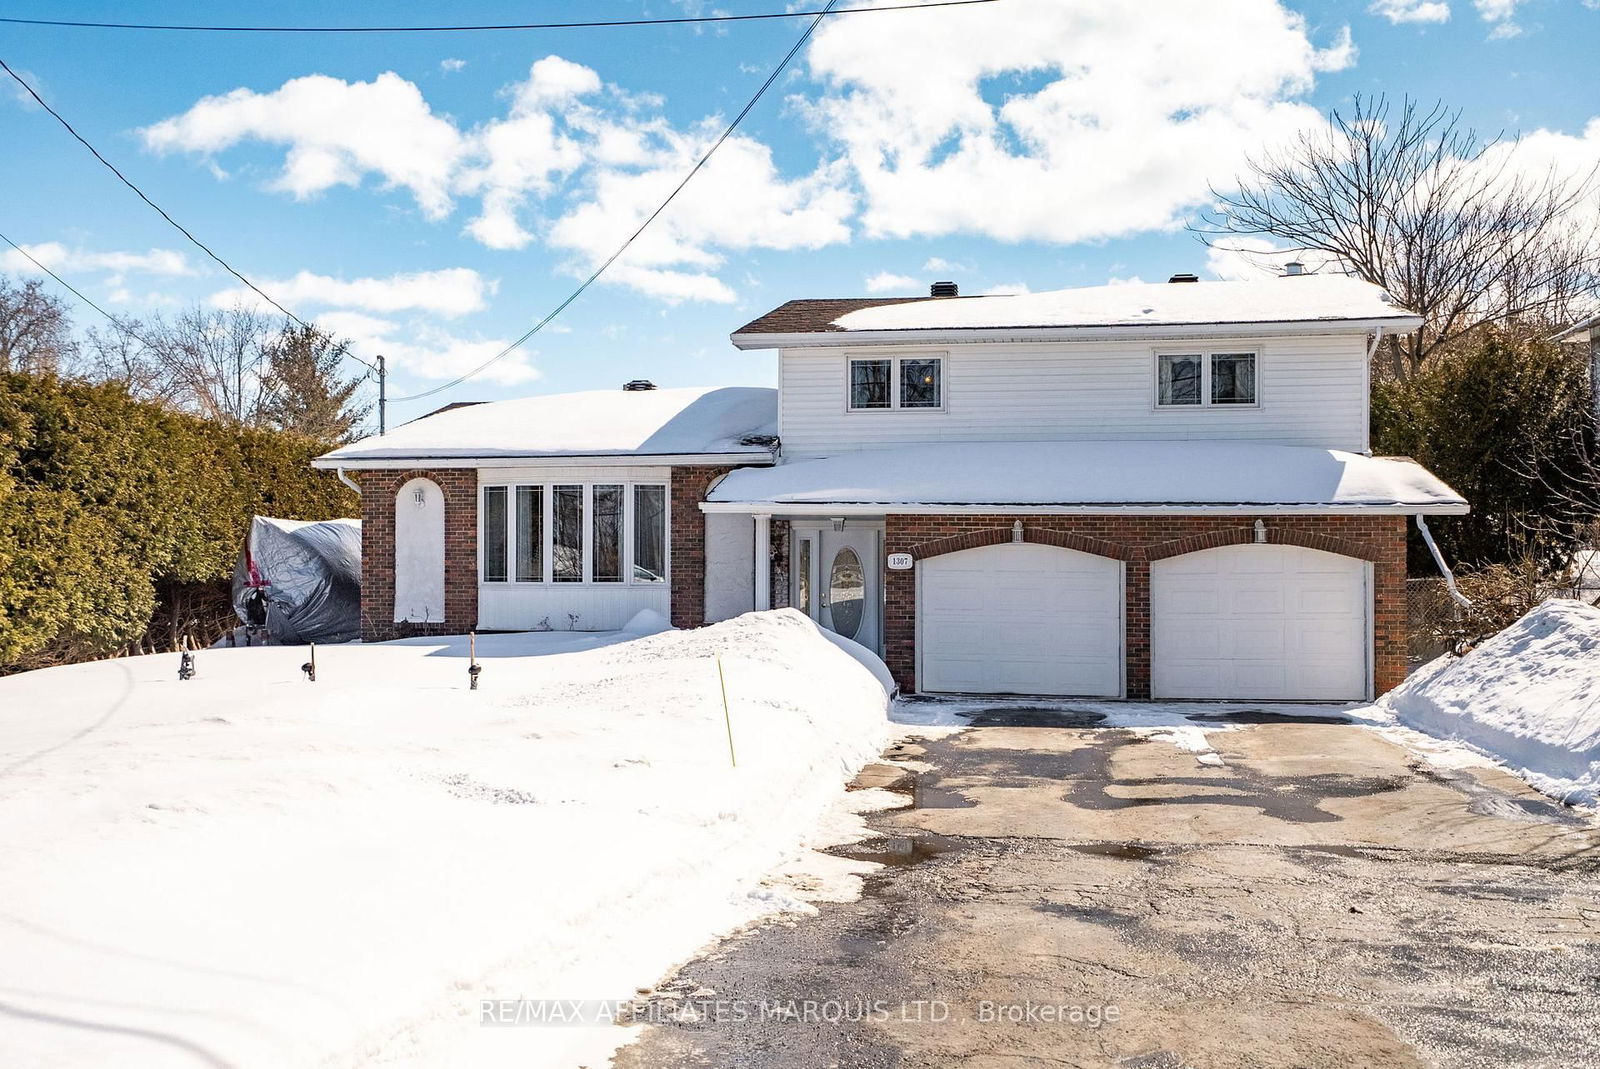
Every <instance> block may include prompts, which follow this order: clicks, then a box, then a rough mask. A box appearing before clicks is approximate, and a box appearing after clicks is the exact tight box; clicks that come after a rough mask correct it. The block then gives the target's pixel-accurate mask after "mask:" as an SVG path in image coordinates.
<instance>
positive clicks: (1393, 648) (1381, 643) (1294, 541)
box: [884, 513, 1407, 698]
mask: <svg viewBox="0 0 1600 1069" xmlns="http://www.w3.org/2000/svg"><path fill="white" fill-rule="evenodd" d="M1017 519H1018V517H1017V516H1016V515H1014V514H1013V515H1009V516H1007V515H999V514H975V513H955V514H947V515H920V514H919V515H895V514H892V513H891V514H890V515H888V516H887V517H885V533H884V550H885V552H886V553H909V554H910V555H911V556H912V557H913V558H914V559H918V560H925V559H927V558H929V557H933V556H938V555H940V554H944V553H955V552H959V551H960V550H963V549H974V548H977V547H979V546H987V545H995V544H997V543H1001V542H1008V541H1011V540H1012V539H1013V537H1014V534H1013V532H1014V530H1015V523H1016V521H1017ZM1257 519H1260V520H1261V521H1262V522H1263V523H1265V524H1266V526H1267V539H1268V541H1269V542H1277V543H1279V544H1283V545H1296V546H1303V547H1305V548H1308V549H1320V550H1323V551H1325V552H1329V553H1337V554H1340V555H1342V556H1348V557H1356V558H1359V559H1361V560H1366V561H1369V562H1371V563H1372V564H1373V566H1374V586H1373V633H1374V650H1373V664H1374V677H1375V683H1376V689H1377V691H1378V693H1380V694H1381V693H1383V692H1384V691H1386V690H1388V689H1390V688H1391V687H1394V686H1396V685H1398V684H1399V683H1400V681H1401V680H1402V679H1404V678H1405V668H1406V659H1405V658H1406V649H1405V626H1406V618H1405V611H1406V610H1405V580H1406V522H1407V521H1406V517H1404V516H1363V515H1350V514H1341V515H1320V516H1319V515H1303V516H1302V515H1297V516H1284V515H1282V514H1277V515H1274V514H1263V515H1260V516H1256V515H1249V514H1245V515H1222V516H1180V515H1161V514H1147V515H1128V514H1115V513H1108V514H1099V515H1096V514H1074V515H1063V516H1035V517H1022V521H1023V541H1025V542H1047V543H1048V544H1051V545H1057V546H1061V547H1063V548H1066V549H1076V550H1079V551H1081V552H1084V553H1093V554H1096V555H1098V556H1103V557H1112V558H1114V559H1117V560H1121V561H1123V562H1124V564H1125V568H1126V570H1125V582H1126V586H1125V598H1126V604H1125V611H1124V621H1125V626H1126V632H1127V633H1126V643H1125V648H1124V663H1125V667H1126V671H1127V688H1126V693H1127V696H1128V697H1130V698H1147V697H1148V696H1149V694H1150V562H1151V561H1152V560H1160V559H1165V558H1168V557H1173V556H1178V555H1180V554H1183V553H1192V552H1197V551H1200V550H1204V549H1211V548H1216V547H1218V546H1231V545H1239V544H1242V543H1246V542H1252V541H1254V540H1255V522H1256V520H1257ZM915 575H916V573H915V571H913V570H905V571H888V572H886V573H885V579H884V582H885V603H884V659H885V661H887V662H888V665H889V669H890V671H891V672H893V673H894V676H895V679H896V680H897V681H898V682H899V684H900V686H901V689H903V690H905V691H908V692H909V691H912V690H914V689H915V687H916V579H915Z"/></svg>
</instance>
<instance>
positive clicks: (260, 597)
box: [233, 516, 361, 644]
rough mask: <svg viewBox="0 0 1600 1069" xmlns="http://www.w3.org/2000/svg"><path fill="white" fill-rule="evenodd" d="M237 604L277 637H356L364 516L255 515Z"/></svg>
mask: <svg viewBox="0 0 1600 1069" xmlns="http://www.w3.org/2000/svg"><path fill="white" fill-rule="evenodd" d="M263 601H264V604H263ZM233 610H234V612H236V613H238V614H239V619H240V620H242V621H244V623H245V624H246V625H247V626H255V627H259V626H265V627H266V629H267V635H268V636H269V637H270V638H271V640H272V641H274V642H282V643H291V644H292V643H300V642H347V641H349V640H350V639H353V638H358V637H359V636H360V634H361V521H360V520H321V521H304V520H275V519H272V518H271V517H269V516H257V517H255V518H254V519H252V520H251V521H250V535H249V537H248V538H246V539H245V545H244V550H243V551H242V552H241V553H240V554H239V563H238V564H237V565H235V566H234V569H233Z"/></svg>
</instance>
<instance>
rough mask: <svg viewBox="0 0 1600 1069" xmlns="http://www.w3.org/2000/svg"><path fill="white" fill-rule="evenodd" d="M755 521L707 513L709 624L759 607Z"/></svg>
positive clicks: (741, 517)
mask: <svg viewBox="0 0 1600 1069" xmlns="http://www.w3.org/2000/svg"><path fill="white" fill-rule="evenodd" d="M755 540H756V523H755V520H754V519H752V518H751V517H749V516H738V515H733V514H730V513H718V512H713V513H708V514H707V515H706V623H708V624H713V623H716V622H717V621H719V620H730V619H732V618H733V617H735V616H738V615H739V614H740V613H746V612H750V611H751V610H752V609H754V608H755V607H756V594H755V574H756V572H755V559H756V541H755Z"/></svg>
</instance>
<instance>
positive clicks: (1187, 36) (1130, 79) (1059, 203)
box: [808, 0, 1354, 242]
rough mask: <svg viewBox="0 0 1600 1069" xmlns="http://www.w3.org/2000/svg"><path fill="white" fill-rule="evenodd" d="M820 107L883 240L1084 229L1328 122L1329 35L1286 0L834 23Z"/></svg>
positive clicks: (1169, 209) (1039, 4)
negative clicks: (1322, 101) (1221, 6)
mask: <svg viewBox="0 0 1600 1069" xmlns="http://www.w3.org/2000/svg"><path fill="white" fill-rule="evenodd" d="M808 60H809V63H810V69H811V71H812V73H813V75H814V76H815V77H817V78H819V79H821V80H822V81H823V82H824V83H825V84H826V85H827V87H828V88H827V92H826V93H825V95H824V96H823V98H822V99H821V100H820V101H817V102H815V103H814V104H812V105H810V106H809V107H808V111H809V114H810V115H811V116H812V118H813V120H814V121H815V123H816V125H817V128H818V129H819V130H821V131H823V132H824V133H825V134H826V135H827V136H829V137H830V138H831V139H833V140H834V141H836V142H837V143H838V144H839V145H840V146H841V147H842V149H843V151H844V153H845V154H846V157H847V159H848V160H849V162H850V163H851V164H852V166H853V168H854V170H855V173H856V175H857V176H858V177H859V181H860V185H861V187H862V191H863V194H864V197H865V201H866V204H865V211H864V214H863V221H864V224H865V229H866V231H867V232H868V233H869V234H871V235H874V236H889V237H909V236H918V235H940V234H950V233H967V234H977V235H982V236H986V237H991V238H997V239H999V240H1003V241H1039V240H1043V241H1054V242H1076V241H1087V240H1096V239H1100V238H1108V237H1115V236H1119V235H1123V234H1129V233H1134V232H1138V231H1146V230H1160V229H1168V228H1172V227H1175V226H1177V225H1179V224H1180V222H1181V221H1182V219H1183V218H1184V216H1185V214H1186V213H1187V212H1188V211H1189V210H1190V209H1192V208H1193V207H1195V206H1196V205H1198V204H1200V203H1203V202H1204V200H1205V196H1206V189H1207V183H1208V181H1215V182H1219V183H1226V182H1227V181H1228V180H1229V179H1230V177H1231V176H1232V174H1233V173H1234V172H1236V171H1237V170H1238V169H1239V168H1240V167H1241V165H1242V163H1243V160H1244V157H1245V155H1246V154H1247V153H1248V152H1250V151H1253V150H1260V149H1261V148H1263V147H1266V146H1269V145H1271V144H1273V143H1274V142H1277V141H1280V140H1282V139H1284V138H1287V137H1289V136H1290V135H1292V134H1294V133H1296V132H1298V131H1299V130H1301V129H1303V128H1304V127H1306V126H1307V125H1311V124H1314V123H1317V122H1319V121H1320V118H1319V116H1318V114H1317V112H1316V111H1315V110H1314V109H1313V108H1311V107H1310V106H1309V105H1307V104H1305V103H1304V102H1303V101H1302V98H1303V96H1304V95H1305V94H1306V93H1307V92H1309V90H1310V89H1311V87H1312V84H1313V79H1314V73H1315V72H1316V71H1319V70H1331V69H1336V68H1338V67H1340V66H1341V65H1344V64H1348V63H1349V62H1352V61H1353V60H1354V45H1353V43H1352V42H1351V41H1350V40H1349V38H1348V37H1347V36H1346V35H1344V34H1342V33H1341V34H1340V37H1339V39H1338V40H1337V41H1336V42H1335V43H1334V45H1333V46H1332V47H1331V48H1328V49H1318V48H1317V47H1316V46H1315V45H1314V44H1313V43H1312V42H1311V40H1310V37H1309V34H1308V30H1307V27H1306V23H1305V20H1304V19H1303V18H1302V17H1301V16H1299V15H1297V14H1295V13H1294V12H1292V11H1290V10H1288V9H1286V8H1285V7H1283V6H1282V5H1281V4H1279V3H1278V2H1276V0H1237V2H1235V3H1230V4H1229V5H1228V14H1227V17H1226V18H1219V17H1218V15H1217V12H1216V9H1215V8H1213V7H1210V6H1207V5H1204V4H1195V3H1192V2H1187V0H1149V2H1146V3H1140V4H1116V5H1113V4H1063V3H1059V2H1057V0H1011V2H1008V3H1006V4H997V5H994V6H992V7H991V6H983V7H980V8H967V9H960V8H958V9H952V10H948V11H944V12H941V13H940V15H939V17H938V18H929V17H927V16H925V15H922V16H918V15H911V16H909V17H908V16H907V15H900V14H886V15H880V16H877V17H875V18H871V19H839V20H836V21H834V22H832V23H829V24H826V25H824V26H823V27H822V29H820V30H819V31H818V33H817V35H816V38H815V41H814V44H813V45H812V47H811V50H810V52H809V55H808Z"/></svg>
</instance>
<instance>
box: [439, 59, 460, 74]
mask: <svg viewBox="0 0 1600 1069" xmlns="http://www.w3.org/2000/svg"><path fill="white" fill-rule="evenodd" d="M466 66H467V61H466V60H464V59H453V58H452V59H441V60H440V61H439V72H440V73H441V74H454V73H456V71H459V70H465V69H466Z"/></svg>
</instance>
